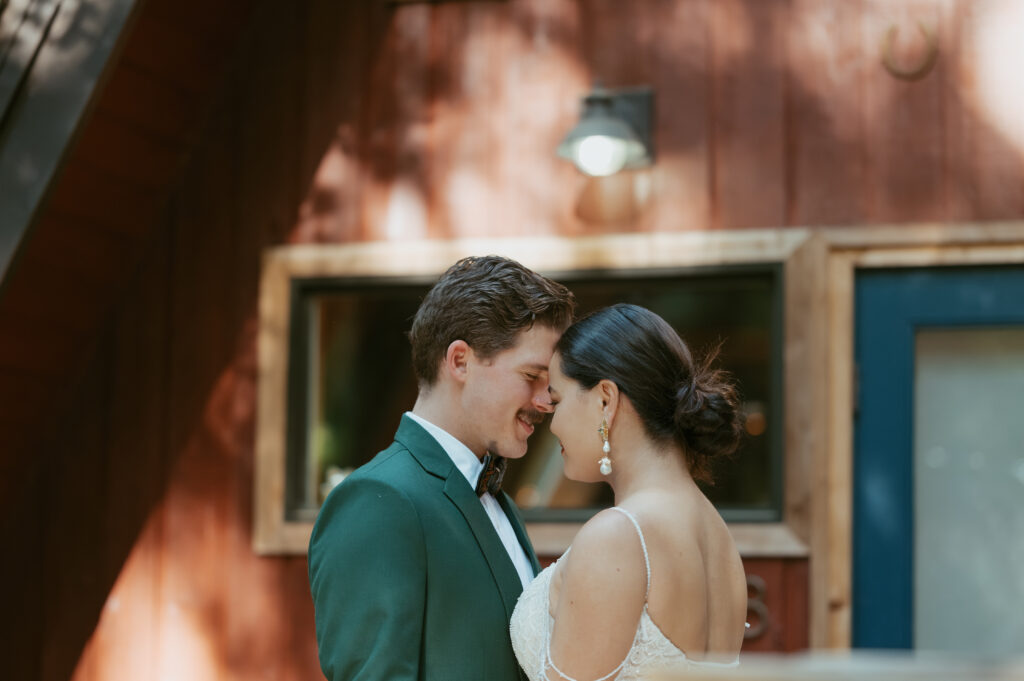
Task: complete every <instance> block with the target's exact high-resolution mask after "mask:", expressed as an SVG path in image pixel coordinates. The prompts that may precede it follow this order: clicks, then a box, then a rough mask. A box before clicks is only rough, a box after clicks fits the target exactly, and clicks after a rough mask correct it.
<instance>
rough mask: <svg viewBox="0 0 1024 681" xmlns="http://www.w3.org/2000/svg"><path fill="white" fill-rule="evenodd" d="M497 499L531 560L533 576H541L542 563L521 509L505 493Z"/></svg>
mask: <svg viewBox="0 0 1024 681" xmlns="http://www.w3.org/2000/svg"><path fill="white" fill-rule="evenodd" d="M497 498H498V503H499V504H501V510H503V511H505V515H506V516H507V517H508V521H509V523H511V524H512V529H513V530H515V532H516V538H518V539H519V545H520V546H522V547H523V551H525V552H526V557H527V558H529V559H530V565H532V566H533V574H534V575H538V574H540V561H538V560H537V552H536V551H534V550H533V544H532V543H531V542H530V535H529V534H527V533H526V526H525V525H524V524H523V518H522V516H520V515H519V509H518V508H517V507H516V505H515V504H514V503H512V499H511V498H510V497H509V496H508V495H507V494H505V492H502V493H501V494H499V495H498V497H497Z"/></svg>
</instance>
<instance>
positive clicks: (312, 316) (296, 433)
mask: <svg viewBox="0 0 1024 681" xmlns="http://www.w3.org/2000/svg"><path fill="white" fill-rule="evenodd" d="M555 278H556V279H558V280H559V281H562V282H564V283H565V284H566V285H567V286H569V287H570V288H571V289H572V290H573V292H574V293H575V294H576V296H577V299H578V302H579V312H580V313H581V314H583V313H586V312H588V311H590V310H594V309H597V308H599V307H604V306H606V305H610V304H612V303H616V302H631V303H636V304H638V305H643V306H645V307H648V308H650V309H652V310H654V311H655V312H657V313H658V314H660V315H661V316H663V317H664V318H665V319H666V320H667V321H668V322H669V323H670V324H672V326H673V327H675V329H676V330H677V331H678V332H679V333H680V335H681V336H682V337H683V339H684V340H686V342H687V343H688V344H689V345H690V347H691V349H692V350H693V351H694V353H695V355H697V356H700V355H702V354H703V352H705V351H707V350H708V349H711V348H714V347H715V346H717V345H718V344H719V343H721V353H720V356H719V363H720V364H721V365H722V366H723V367H725V368H726V369H728V370H729V371H730V372H732V374H733V376H734V377H735V379H736V380H737V382H738V384H739V387H740V391H741V395H742V398H743V401H744V410H745V411H746V413H747V425H746V428H747V434H748V437H747V438H746V440H745V441H744V443H743V445H742V446H741V449H740V451H739V452H738V453H737V455H736V456H735V457H733V458H732V459H731V460H729V461H725V462H722V463H721V464H720V465H719V466H718V469H717V470H716V471H715V478H716V484H715V485H714V486H713V487H710V488H706V489H705V491H706V492H707V493H708V495H709V497H710V498H711V500H712V501H714V502H715V504H716V505H717V506H718V507H719V509H720V510H721V511H722V512H723V515H725V516H726V518H727V519H729V520H731V521H749V520H777V519H778V518H779V517H780V516H781V505H782V499H781V423H782V419H781V404H780V399H781V397H780V396H781V322H782V320H781V301H780V293H781V287H780V285H779V281H778V279H779V273H778V269H777V268H756V269H752V268H732V269H729V270H724V271H723V270H716V271H715V272H706V271H698V272H693V271H688V272H686V273H679V272H671V273H668V272H657V273H655V272H646V271H645V272H631V273H628V274H621V273H616V274H614V275H608V274H605V273H601V274H600V275H597V274H593V273H590V274H588V273H580V272H573V273H571V274H567V275H563V276H556V277H555ZM428 288H429V284H428V283H409V282H394V281H378V282H374V283H373V285H372V286H371V285H352V284H351V283H347V282H344V281H341V282H331V281H318V282H302V281H298V282H296V283H295V291H294V306H293V308H292V309H293V310H295V311H296V312H295V314H294V316H293V320H292V321H293V324H292V343H291V347H292V348H293V350H292V357H290V358H289V361H290V365H289V366H290V367H291V368H290V371H289V420H288V421H289V423H288V433H289V447H288V451H289V459H288V461H289V470H288V483H287V486H288V495H287V510H288V515H289V517H290V518H292V519H298V520H303V519H312V518H313V517H315V515H316V512H317V509H319V506H320V503H321V502H322V501H323V498H324V497H325V496H326V494H327V492H328V491H329V490H330V489H331V488H332V487H333V486H334V485H335V484H337V483H338V482H340V481H341V480H342V479H344V476H345V475H347V474H348V473H349V472H351V471H352V470H353V469H354V468H355V467H357V466H360V465H362V464H363V463H365V462H367V461H369V460H370V458H372V457H373V455H374V454H375V453H376V452H378V451H380V450H381V449H384V448H385V447H387V446H388V445H389V444H390V443H391V441H392V437H393V435H394V432H395V429H396V428H397V426H398V421H399V419H400V417H401V414H402V412H404V411H406V410H408V409H410V408H411V407H412V405H413V403H414V402H415V399H416V383H415V378H414V376H413V371H412V364H411V361H410V357H409V352H410V351H409V344H408V340H407V338H406V335H405V334H406V332H407V331H408V329H409V326H410V325H411V320H412V317H413V315H414V314H415V312H416V309H417V307H418V306H419V302H420V300H421V299H422V297H423V295H424V294H425V293H426V291H427V290H428ZM595 432H596V425H595ZM559 449H560V448H559V445H558V442H557V440H556V439H555V438H554V437H553V436H552V435H551V433H550V432H549V431H548V428H547V423H545V424H542V425H541V426H538V427H537V430H536V432H535V433H534V434H533V436H532V437H531V440H530V449H529V452H528V453H527V455H526V456H525V457H524V458H523V459H520V460H518V461H512V462H510V466H509V471H508V473H507V476H506V485H505V489H506V491H507V492H508V493H509V494H510V495H511V496H512V497H513V498H514V499H515V500H516V503H517V504H518V505H519V506H520V508H522V509H523V512H524V516H525V517H526V519H527V520H531V521H545V520H548V521H573V520H584V519H586V518H587V517H589V516H590V515H591V514H593V513H594V511H595V510H597V509H599V508H603V507H605V506H608V505H610V504H611V503H612V495H611V489H610V488H609V487H608V485H606V484H603V483H598V484H589V483H578V482H573V481H569V480H566V479H565V478H564V476H563V475H562V458H561V455H560V453H559ZM595 465H596V464H595Z"/></svg>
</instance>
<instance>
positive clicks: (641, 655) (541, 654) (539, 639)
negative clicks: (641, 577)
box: [510, 506, 739, 681]
mask: <svg viewBox="0 0 1024 681" xmlns="http://www.w3.org/2000/svg"><path fill="white" fill-rule="evenodd" d="M613 508H614V509H615V510H616V511H619V512H621V513H623V514H624V515H625V516H626V517H627V518H629V519H630V520H631V521H632V522H633V526H634V527H635V528H636V531H637V534H639V535H640V545H641V546H642V547H643V550H644V563H645V564H646V566H647V591H648V592H649V591H650V584H651V561H650V559H649V558H648V556H647V542H646V541H644V533H643V531H641V529H640V523H638V522H637V521H636V518H635V517H634V516H633V514H632V513H630V512H629V511H627V510H626V509H624V508H619V507H618V506H615V507H613ZM567 555H569V551H566V552H565V553H564V554H562V557H561V558H559V559H558V560H557V561H556V562H555V563H553V564H551V565H549V566H548V567H547V568H545V569H544V570H542V571H541V573H540V574H539V575H537V577H536V578H535V579H534V580H533V581H532V582H530V585H529V586H527V587H526V589H525V590H524V591H523V593H522V595H521V596H520V597H519V602H518V603H516V608H515V610H514V611H513V613H512V623H511V626H510V634H511V637H512V648H513V649H514V650H515V653H516V658H517V659H518V660H519V664H520V666H521V667H522V668H523V671H525V672H526V675H527V676H528V677H529V678H530V681H544V680H545V679H546V678H547V677H546V676H545V673H546V672H547V670H548V669H551V670H553V671H554V672H555V675H556V676H557V678H560V679H566V680H567V681H576V679H573V678H572V677H569V676H566V675H565V674H563V673H562V672H561V670H559V669H558V667H556V666H555V664H554V662H553V661H552V660H551V629H552V625H553V624H554V619H553V618H552V617H551V614H550V607H549V603H548V592H549V590H550V586H551V576H552V574H554V571H555V567H556V566H557V565H558V563H560V562H561V561H562V558H565V557H566V556H567ZM738 664H739V661H738V660H737V661H733V662H730V663H726V664H722V663H716V662H703V661H698V660H690V659H688V658H687V657H686V653H684V652H683V651H681V650H679V648H676V646H675V645H674V644H673V643H672V641H670V640H669V639H668V637H666V636H665V634H664V633H662V631H661V629H659V628H658V625H657V624H655V623H654V620H652V619H651V616H650V614H649V613H648V612H647V594H646V593H645V594H644V608H643V611H641V613H640V622H639V624H637V628H636V636H635V637H634V638H633V645H632V646H631V647H630V649H629V653H628V654H627V655H626V659H624V660H623V661H622V662H621V663H620V664H619V666H618V667H616V668H615V669H613V670H612V671H611V672H610V673H609V674H606V675H605V676H603V677H601V678H600V679H594V680H590V679H587V680H584V679H580V680H579V681H609V680H610V679H614V680H615V681H634V679H642V678H643V676H644V673H645V672H650V671H653V670H660V669H666V668H667V669H672V670H679V669H685V668H687V667H700V668H707V667H713V668H723V667H724V668H728V667H735V666H736V665H738Z"/></svg>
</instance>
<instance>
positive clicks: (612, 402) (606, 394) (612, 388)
mask: <svg viewBox="0 0 1024 681" xmlns="http://www.w3.org/2000/svg"><path fill="white" fill-rule="evenodd" d="M594 390H595V391H597V396H598V397H599V398H600V399H601V407H602V410H603V413H604V418H605V419H606V420H607V421H608V427H609V428H611V427H612V421H614V420H615V413H616V412H617V411H618V409H619V386H617V385H615V382H614V381H610V380H608V379H607V378H603V379H601V381H600V382H598V384H597V385H595V386H594Z"/></svg>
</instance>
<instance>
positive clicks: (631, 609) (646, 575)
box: [510, 304, 747, 681]
mask: <svg viewBox="0 0 1024 681" xmlns="http://www.w3.org/2000/svg"><path fill="white" fill-rule="evenodd" d="M549 391H550V394H551V401H552V404H553V405H557V406H556V407H555V413H554V416H553V417H552V421H551V431H552V432H553V433H554V434H555V435H556V436H557V437H558V439H559V440H560V441H561V444H562V455H563V457H564V459H565V475H566V476H567V477H569V478H571V479H573V480H581V481H586V482H596V481H599V480H606V481H608V482H609V483H610V484H611V486H612V489H613V490H614V492H615V507H613V508H609V509H606V510H604V511H602V512H600V513H598V514H597V515H595V516H594V517H593V518H592V519H591V520H590V521H589V522H587V523H586V524H585V525H584V526H583V528H582V529H581V530H580V532H579V534H577V535H576V538H575V539H574V540H573V544H572V546H571V547H570V549H569V550H567V551H566V552H565V554H563V555H562V557H561V558H559V559H558V561H557V562H556V563H554V564H552V565H551V566H549V567H548V568H547V569H545V570H544V571H542V572H541V573H540V574H539V575H538V576H537V578H536V579H535V580H534V581H533V582H532V583H531V584H530V585H529V586H528V587H527V589H526V590H525V591H524V592H523V594H522V596H520V599H519V602H518V604H517V605H516V608H515V612H514V613H513V615H512V622H511V631H510V633H511V638H512V645H513V648H514V649H515V653H516V657H517V658H518V660H519V663H520V665H521V666H522V667H523V669H524V670H525V671H526V674H527V676H528V677H529V678H530V681H542V680H543V681H566V680H569V681H577V680H578V681H598V680H601V681H607V680H610V679H616V680H618V681H625V680H627V679H637V678H642V677H643V674H644V673H645V672H646V671H648V670H651V669H662V668H666V667H668V668H671V669H677V668H679V667H688V666H691V667H692V666H723V665H724V666H732V665H735V664H737V663H738V662H737V656H738V654H739V650H740V645H741V643H742V641H743V631H744V620H745V617H746V608H747V588H746V580H745V577H744V573H743V565H742V563H741V562H740V557H739V554H738V552H737V551H736V547H735V545H734V544H733V541H732V538H731V536H730V534H729V530H728V529H727V527H726V525H725V523H724V522H723V520H722V518H721V517H720V516H719V515H718V512H717V511H716V510H715V508H714V506H712V504H711V502H710V501H708V499H707V498H706V497H705V496H704V494H703V493H701V491H700V489H699V488H698V487H697V483H696V480H707V479H708V474H709V468H710V464H711V461H712V460H713V459H714V458H715V457H716V456H721V455H726V454H729V453H731V452H733V451H734V450H735V449H736V447H737V445H738V442H739V437H740V433H741V429H742V424H741V417H740V414H739V406H738V400H737V397H736V393H735V390H734V388H733V387H732V385H731V384H730V383H729V382H728V381H727V380H726V379H725V377H724V375H723V374H722V373H720V372H718V371H715V370H712V369H710V368H709V367H708V365H707V363H701V364H698V363H695V362H694V361H693V359H692V357H691V355H690V351H689V350H688V348H687V347H686V344H685V343H683V341H682V340H681V339H680V338H679V336H678V335H677V334H676V332H675V331H674V330H673V329H672V327H671V326H669V325H668V323H667V322H665V321H664V320H663V319H662V318H661V317H659V316H658V315H656V314H654V313H653V312H651V311H650V310H647V309H645V308H642V307H638V306H636V305H626V304H621V305H614V306H612V307H609V308H605V309H603V310H600V311H598V312H596V313H594V314H591V315H590V316H587V317H585V318H583V319H582V320H580V321H579V322H577V323H576V324H574V325H573V326H571V327H570V328H569V329H568V330H567V331H566V332H565V334H564V335H563V336H562V338H561V340H560V341H559V343H558V345H557V347H556V349H555V355H554V357H553V358H552V360H551V367H550V387H549Z"/></svg>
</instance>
